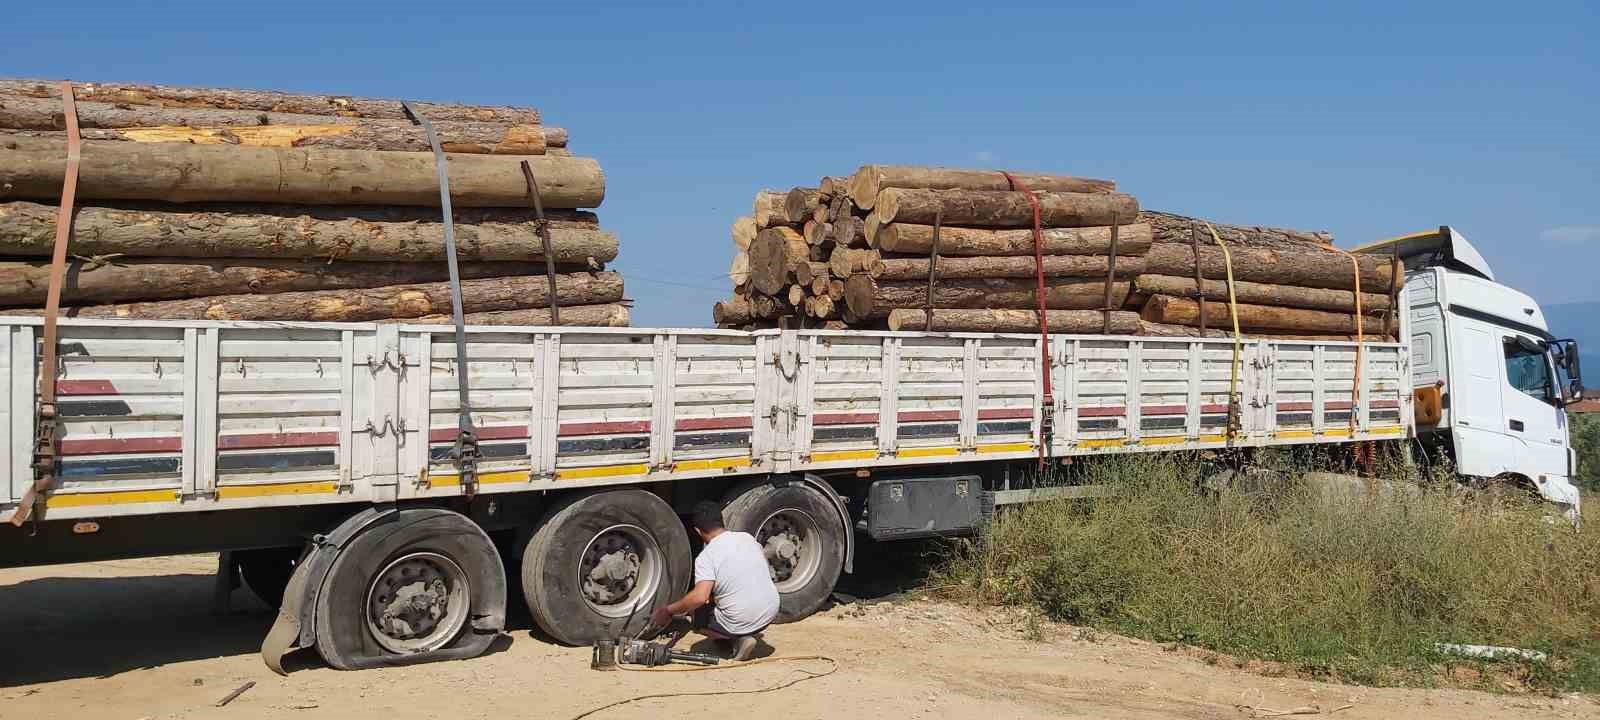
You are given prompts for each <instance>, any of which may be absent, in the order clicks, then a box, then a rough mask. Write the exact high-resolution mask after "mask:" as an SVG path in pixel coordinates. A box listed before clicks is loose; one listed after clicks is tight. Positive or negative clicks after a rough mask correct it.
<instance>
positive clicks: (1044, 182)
mask: <svg viewBox="0 0 1600 720" xmlns="http://www.w3.org/2000/svg"><path fill="white" fill-rule="evenodd" d="M1011 176H1012V177H1013V178H1016V180H1017V181H1019V182H1020V183H1022V187H1021V188H1015V187H1013V186H1012V184H1011V181H1010V180H1008V179H1006V176H1005V174H1004V173H1001V172H999V171H996V170H961V169H958V168H941V167H920V166H914V165H863V166H862V167H861V168H860V169H859V170H856V172H855V174H854V175H851V176H850V198H851V199H852V200H854V201H855V204H856V207H859V208H861V209H863V210H871V209H873V207H874V204H875V203H876V202H877V200H878V194H879V193H880V192H882V191H884V190H886V189H888V188H919V189H927V190H1020V189H1023V188H1026V189H1028V190H1032V191H1034V192H1041V193H1042V192H1072V193H1108V192H1111V191H1113V190H1115V189H1116V188H1117V184H1116V183H1114V182H1112V181H1110V180H1096V179H1093V178H1080V177H1072V176H1069V175H1037V174H1028V173H1012V174H1011ZM1128 217H1132V215H1129V216H1128ZM1100 224H1104V223H1100Z"/></svg>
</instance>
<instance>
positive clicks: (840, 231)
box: [832, 213, 868, 248]
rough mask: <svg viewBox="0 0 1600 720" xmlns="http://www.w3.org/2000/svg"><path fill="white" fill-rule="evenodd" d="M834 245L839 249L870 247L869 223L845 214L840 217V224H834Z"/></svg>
mask: <svg viewBox="0 0 1600 720" xmlns="http://www.w3.org/2000/svg"><path fill="white" fill-rule="evenodd" d="M832 237H833V244H834V245H836V246H838V247H854V248H864V247H868V243H867V223H866V221H865V220H863V219H861V218H858V217H856V216H854V215H850V214H848V213H847V214H844V215H841V216H839V220H838V222H835V223H834V224H833V236H832Z"/></svg>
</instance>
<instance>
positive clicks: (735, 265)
mask: <svg viewBox="0 0 1600 720" xmlns="http://www.w3.org/2000/svg"><path fill="white" fill-rule="evenodd" d="M728 280H729V281H731V282H732V283H733V284H734V285H738V284H740V283H743V282H747V281H749V280H750V253H746V252H739V253H734V254H733V262H731V263H729V264H728Z"/></svg>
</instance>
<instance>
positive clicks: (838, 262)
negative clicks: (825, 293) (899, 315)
mask: <svg viewBox="0 0 1600 720" xmlns="http://www.w3.org/2000/svg"><path fill="white" fill-rule="evenodd" d="M883 271H884V261H883V258H882V257H881V256H880V255H879V254H878V251H877V250H859V249H856V248H848V247H844V246H841V245H835V246H834V248H833V253H832V254H831V255H829V256H828V272H829V274H831V275H833V276H834V277H837V278H848V277H850V276H851V275H855V274H857V273H865V274H867V275H870V276H872V277H878V276H879V275H882V274H883ZM922 277H923V279H927V277H928V273H927V270H926V269H924V270H923V273H922Z"/></svg>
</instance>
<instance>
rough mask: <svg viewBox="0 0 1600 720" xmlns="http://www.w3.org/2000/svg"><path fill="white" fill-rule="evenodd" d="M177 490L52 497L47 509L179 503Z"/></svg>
mask: <svg viewBox="0 0 1600 720" xmlns="http://www.w3.org/2000/svg"><path fill="white" fill-rule="evenodd" d="M177 501H178V491H177V490H122V491H119V492H83V493H67V494H64V495H52V496H50V499H48V500H46V501H45V507H53V508H69V507H87V506H90V505H130V504H133V503H153V502H177Z"/></svg>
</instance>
